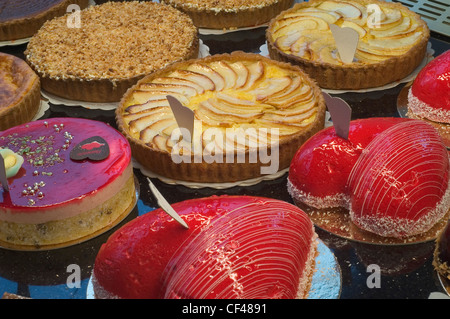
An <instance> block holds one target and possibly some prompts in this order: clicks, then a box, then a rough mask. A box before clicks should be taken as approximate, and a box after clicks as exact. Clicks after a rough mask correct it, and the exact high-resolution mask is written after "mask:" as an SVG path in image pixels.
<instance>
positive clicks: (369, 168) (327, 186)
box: [288, 118, 450, 238]
mask: <svg viewBox="0 0 450 319" xmlns="http://www.w3.org/2000/svg"><path fill="white" fill-rule="evenodd" d="M448 173H449V159H448V153H447V150H446V148H445V146H444V145H443V144H442V140H441V138H440V136H439V134H438V132H437V131H436V130H435V129H434V128H433V127H432V126H431V125H429V124H427V123H425V122H423V121H420V120H412V119H404V118H371V119H361V120H355V121H352V122H351V123H350V130H349V137H348V139H343V138H341V137H338V136H337V135H336V134H335V130H334V128H333V127H330V128H327V129H325V130H322V131H321V132H319V133H317V134H316V135H315V136H313V137H312V138H311V139H310V140H308V141H307V142H306V143H305V144H304V145H303V146H302V147H301V148H300V149H299V150H298V152H297V154H296V155H295V157H294V159H293V161H292V163H291V167H290V171H289V178H288V190H289V192H290V194H291V196H292V197H293V198H294V200H295V201H296V202H302V203H305V204H306V205H309V206H312V207H315V208H319V209H323V208H330V207H345V208H347V209H349V211H350V218H351V221H352V222H353V223H354V224H355V225H357V226H358V227H360V228H362V229H364V230H367V231H370V232H372V233H375V234H377V235H380V236H385V237H397V238H403V237H407V236H412V235H415V234H419V233H423V232H425V231H427V230H428V229H430V228H431V227H432V226H433V225H434V224H436V223H437V222H438V221H439V220H440V219H441V218H442V217H443V216H444V215H445V213H446V212H447V211H448V208H449V206H450V201H449V190H448Z"/></svg>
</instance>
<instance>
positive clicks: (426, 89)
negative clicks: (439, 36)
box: [408, 50, 450, 123]
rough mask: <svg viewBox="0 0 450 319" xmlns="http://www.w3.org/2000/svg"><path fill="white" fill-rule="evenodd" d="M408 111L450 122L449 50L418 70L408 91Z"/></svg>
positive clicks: (422, 116) (426, 117)
mask: <svg viewBox="0 0 450 319" xmlns="http://www.w3.org/2000/svg"><path fill="white" fill-rule="evenodd" d="M408 113H409V115H412V116H413V117H419V118H424V119H428V120H430V121H434V122H438V123H450V50H448V51H446V52H444V53H442V54H441V55H439V56H438V57H436V58H435V59H434V60H432V61H431V62H430V63H428V64H427V65H426V66H425V67H424V68H423V69H422V70H421V71H420V72H419V74H418V75H417V77H416V79H415V80H414V82H413V84H412V86H411V88H410V90H409V92H408Z"/></svg>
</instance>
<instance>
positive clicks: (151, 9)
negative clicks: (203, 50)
mask: <svg viewBox="0 0 450 319" xmlns="http://www.w3.org/2000/svg"><path fill="white" fill-rule="evenodd" d="M80 14H81V16H80V22H81V24H80V27H79V28H78V27H69V26H68V24H67V17H66V16H64V17H61V18H56V19H53V20H52V21H49V22H48V23H46V24H45V25H44V26H43V27H42V28H41V29H40V30H39V32H38V33H37V34H36V35H35V36H33V38H32V39H31V40H30V43H29V44H28V47H27V50H26V52H25V55H26V59H27V61H28V62H29V64H30V65H31V66H32V68H33V69H34V70H35V71H36V72H37V73H38V75H39V76H40V77H41V81H42V88H43V89H44V90H45V91H47V92H49V93H52V94H55V95H57V96H61V97H64V98H68V99H72V100H79V101H90V102H116V101H119V100H120V98H121V97H122V96H123V94H124V93H125V91H126V90H127V89H128V88H129V87H130V86H132V85H133V84H135V83H136V82H137V80H138V79H140V78H142V77H143V76H144V75H145V74H148V73H151V72H153V71H155V70H157V69H159V68H162V67H165V66H166V65H168V64H170V63H173V62H176V61H180V60H185V59H189V58H194V57H197V55H198V49H199V42H198V38H197V28H196V27H195V26H194V25H193V23H192V20H191V19H190V18H189V17H188V16H187V15H185V14H183V13H181V12H179V11H178V10H176V9H174V8H172V7H170V6H167V5H163V4H159V3H153V2H137V1H130V2H109V3H105V4H102V5H98V6H92V7H89V8H87V9H85V10H82V11H81V12H80Z"/></svg>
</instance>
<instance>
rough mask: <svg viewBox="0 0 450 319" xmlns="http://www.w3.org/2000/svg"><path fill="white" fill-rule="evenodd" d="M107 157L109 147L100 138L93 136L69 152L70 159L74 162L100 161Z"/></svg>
mask: <svg viewBox="0 0 450 319" xmlns="http://www.w3.org/2000/svg"><path fill="white" fill-rule="evenodd" d="M108 156H109V145H108V143H107V142H106V141H105V140H104V139H103V138H102V137H100V136H93V137H90V138H87V139H85V140H84V141H82V142H80V143H79V144H77V145H76V146H75V147H74V148H73V149H72V151H71V152H70V158H71V159H72V160H74V161H81V160H84V159H89V160H92V161H102V160H104V159H105V158H107V157H108Z"/></svg>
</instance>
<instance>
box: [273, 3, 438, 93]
mask: <svg viewBox="0 0 450 319" xmlns="http://www.w3.org/2000/svg"><path fill="white" fill-rule="evenodd" d="M371 6H372V7H371ZM373 6H376V7H375V8H377V9H376V10H377V11H372V10H375V9H372V8H374V7H373ZM375 17H376V18H375ZM330 24H336V25H338V26H340V27H341V28H344V27H348V28H352V29H354V30H356V31H357V32H358V34H359V42H358V46H357V49H356V53H355V57H354V59H353V62H351V63H344V62H342V61H341V59H340V57H339V53H338V51H337V47H336V44H335V40H334V38H333V36H332V33H331V30H330V26H329V25H330ZM429 37H430V31H429V29H428V27H427V25H426V23H425V22H424V21H423V20H422V19H421V18H420V17H419V15H417V14H416V13H414V12H412V11H410V10H409V9H407V8H406V7H405V6H403V5H401V4H399V3H387V2H384V1H378V0H373V1H372V0H345V1H341V0H312V1H309V2H304V3H299V4H296V5H295V6H294V7H293V8H291V9H289V10H286V11H284V12H282V13H281V14H280V15H278V16H277V17H276V18H275V19H273V20H272V21H271V23H270V25H269V28H268V29H267V31H266V39H267V42H268V50H269V55H270V57H271V58H273V59H276V60H279V61H285V62H290V63H293V64H296V65H299V66H300V67H302V68H303V69H304V70H305V71H306V72H307V73H308V74H309V75H310V76H311V77H312V78H314V79H315V80H316V81H317V82H318V84H319V86H320V87H322V88H326V89H352V90H353V89H365V88H373V87H379V86H383V85H385V84H388V83H392V82H394V81H397V80H400V79H402V78H404V77H405V76H407V75H408V74H410V73H411V72H412V71H414V69H415V68H416V67H417V66H418V65H419V64H420V63H421V62H422V60H423V58H424V57H425V54H426V50H427V44H428V40H429Z"/></svg>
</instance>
